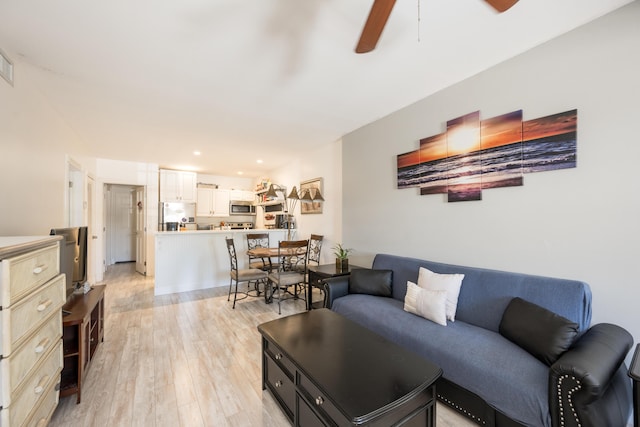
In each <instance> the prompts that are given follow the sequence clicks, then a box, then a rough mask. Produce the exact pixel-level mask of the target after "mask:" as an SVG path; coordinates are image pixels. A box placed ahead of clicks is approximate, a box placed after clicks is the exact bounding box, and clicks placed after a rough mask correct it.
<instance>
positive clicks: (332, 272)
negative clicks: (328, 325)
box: [307, 263, 364, 310]
mask: <svg viewBox="0 0 640 427" xmlns="http://www.w3.org/2000/svg"><path fill="white" fill-rule="evenodd" d="M358 268H364V267H358V266H357V265H351V264H349V268H348V269H337V268H336V264H335V263H333V264H322V265H310V266H309V267H308V268H307V270H308V272H309V283H308V288H307V310H311V309H313V308H322V307H324V301H322V302H320V301H318V302H317V303H315V306H314V303H313V299H312V292H311V291H312V290H313V288H314V287H316V288H318V289H322V280H324V279H328V278H329V277H337V276H347V275H349V274H351V272H352V271H353V270H356V269H358Z"/></svg>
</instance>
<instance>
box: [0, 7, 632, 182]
mask: <svg viewBox="0 0 640 427" xmlns="http://www.w3.org/2000/svg"><path fill="white" fill-rule="evenodd" d="M630 2H631V0H520V1H519V3H517V4H516V5H515V6H514V7H513V8H512V9H511V10H509V11H507V12H505V13H503V14H497V13H495V12H494V11H493V9H491V7H490V6H488V4H486V3H485V2H484V1H481V0H456V1H453V0H399V1H398V2H397V3H396V5H395V8H394V10H393V11H392V13H391V17H390V19H389V22H388V23H387V26H386V28H385V31H384V32H383V34H382V38H381V41H380V42H379V43H378V47H377V48H376V50H374V51H373V52H371V53H368V54H364V55H358V54H356V53H354V48H355V45H356V42H357V40H358V37H359V35H360V31H361V29H362V27H363V25H364V21H365V20H366V17H367V14H368V12H369V8H370V7H371V3H372V2H371V0H368V1H364V0H252V1H250V0H137V1H132V0H109V1H100V2H98V1H91V0H58V1H51V0H0V50H4V51H5V52H6V53H7V54H9V55H10V57H11V58H12V59H13V60H14V62H16V63H17V64H19V67H16V70H17V71H18V72H17V73H16V75H15V79H16V81H18V80H20V79H22V78H23V77H24V78H27V79H28V80H29V81H30V82H31V83H33V84H35V85H36V86H37V87H38V88H39V89H40V90H41V91H42V93H43V94H44V95H45V96H46V97H47V98H48V99H49V100H50V103H51V105H52V106H53V107H54V108H55V109H56V110H57V111H58V112H59V113H60V114H61V115H62V116H63V117H64V119H65V120H66V121H67V122H68V123H69V125H70V126H71V127H72V128H73V129H74V131H75V132H76V133H77V134H78V135H79V137H80V138H81V140H83V141H84V142H85V143H86V145H87V147H88V153H87V154H89V155H91V156H95V157H102V158H110V159H121V160H134V161H144V162H151V163H158V164H160V165H161V166H164V167H172V168H186V167H192V168H193V169H194V170H198V171H200V172H205V173H210V174H215V175H235V174H236V173H237V172H238V171H243V172H244V174H245V176H260V175H262V174H264V173H266V172H267V171H269V170H272V169H274V168H277V167H280V166H283V165H285V164H286V163H287V162H288V161H290V160H291V159H292V158H294V157H297V156H298V155H299V154H300V153H303V152H305V151H307V150H309V149H310V148H312V147H313V146H315V145H318V144H323V143H329V142H332V141H335V140H337V139H339V138H340V137H341V136H343V135H344V134H346V133H349V132H351V131H353V130H355V129H357V128H359V127H361V126H364V125H366V124H367V123H370V122H372V121H374V120H376V119H379V118H381V117H383V116H386V115H388V114H390V113H392V112H393V111H396V110H398V109H400V108H402V107H404V106H407V105H409V104H411V103H413V102H416V101H418V100H419V99H422V98H424V97H426V96H428V95H430V94H432V93H434V92H436V91H438V90H440V89H443V88H445V87H447V86H449V85H451V84H453V83H456V82H458V81H460V80H462V79H465V78H467V77H470V76H472V75H474V74H476V73H478V72H480V71H482V70H485V69H487V68H489V67H491V66H493V65H494V64H496V63H499V62H501V61H504V60H505V59H508V58H510V57H512V56H515V55H517V54H519V53H521V52H523V51H525V50H528V49H530V48H532V47H534V46H536V45H538V44H540V43H542V42H544V41H547V40H549V39H551V38H553V37H556V36H558V35H560V34H562V33H564V32H567V31H569V30H571V29H573V28H575V27H577V26H579V25H582V24H584V23H586V22H589V21H591V20H593V19H595V18H597V17H599V16H601V15H603V14H605V13H607V12H610V11H612V10H614V9H616V8H618V7H620V6H622V5H624V4H627V3H630ZM418 11H419V13H418ZM418 17H420V19H418ZM22 72H24V73H25V74H26V75H27V76H26V77H25V76H23V75H21V74H22ZM0 84H3V82H1V81H0ZM194 150H199V151H201V152H202V155H201V156H199V157H196V156H194V155H193V151H194ZM257 159H262V160H263V161H264V162H263V163H262V164H257V162H256V160H257Z"/></svg>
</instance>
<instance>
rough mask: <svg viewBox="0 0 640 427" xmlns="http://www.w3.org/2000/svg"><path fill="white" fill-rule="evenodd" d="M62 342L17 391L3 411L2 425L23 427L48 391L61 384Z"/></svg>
mask: <svg viewBox="0 0 640 427" xmlns="http://www.w3.org/2000/svg"><path fill="white" fill-rule="evenodd" d="M62 363H63V362H62V341H61V342H60V343H59V344H58V345H57V346H55V347H54V348H53V349H52V351H51V352H50V353H49V354H47V355H46V358H45V360H43V361H42V363H40V364H39V365H38V367H37V368H36V371H35V372H33V374H31V376H30V377H29V378H27V380H26V381H25V382H24V383H23V384H22V386H21V387H20V388H18V390H16V393H15V396H14V397H13V398H12V399H11V403H10V404H9V406H7V407H4V408H3V409H2V412H3V414H2V425H5V424H4V423H5V420H8V421H9V422H8V424H6V425H9V426H21V425H22V424H23V423H24V422H25V421H26V419H27V418H28V417H29V416H30V415H31V414H32V413H33V412H34V408H36V407H37V406H39V405H40V404H41V402H42V401H44V399H45V398H46V397H47V391H48V390H49V389H50V388H51V387H52V386H55V384H58V383H59V382H60V372H61V371H62Z"/></svg>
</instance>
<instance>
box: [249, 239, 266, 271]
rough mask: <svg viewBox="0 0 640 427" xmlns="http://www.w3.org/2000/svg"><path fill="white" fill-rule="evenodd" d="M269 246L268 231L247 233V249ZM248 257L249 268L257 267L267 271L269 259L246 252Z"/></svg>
mask: <svg viewBox="0 0 640 427" xmlns="http://www.w3.org/2000/svg"><path fill="white" fill-rule="evenodd" d="M268 247H269V233H247V249H248V250H251V249H255V248H268ZM247 256H248V257H249V268H258V269H260V270H265V271H268V270H269V269H270V267H269V259H268V258H264V257H259V256H253V255H249V254H247Z"/></svg>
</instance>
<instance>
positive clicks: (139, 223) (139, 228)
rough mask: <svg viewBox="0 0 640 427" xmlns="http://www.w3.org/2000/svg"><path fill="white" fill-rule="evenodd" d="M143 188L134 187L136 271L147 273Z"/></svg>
mask: <svg viewBox="0 0 640 427" xmlns="http://www.w3.org/2000/svg"><path fill="white" fill-rule="evenodd" d="M144 201H145V188H144V187H136V207H135V211H136V271H137V272H138V273H140V274H147V269H146V264H147V263H146V258H145V253H146V252H145V244H144V243H145V230H146V223H145V217H146V215H145V210H146V206H145V203H144Z"/></svg>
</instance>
